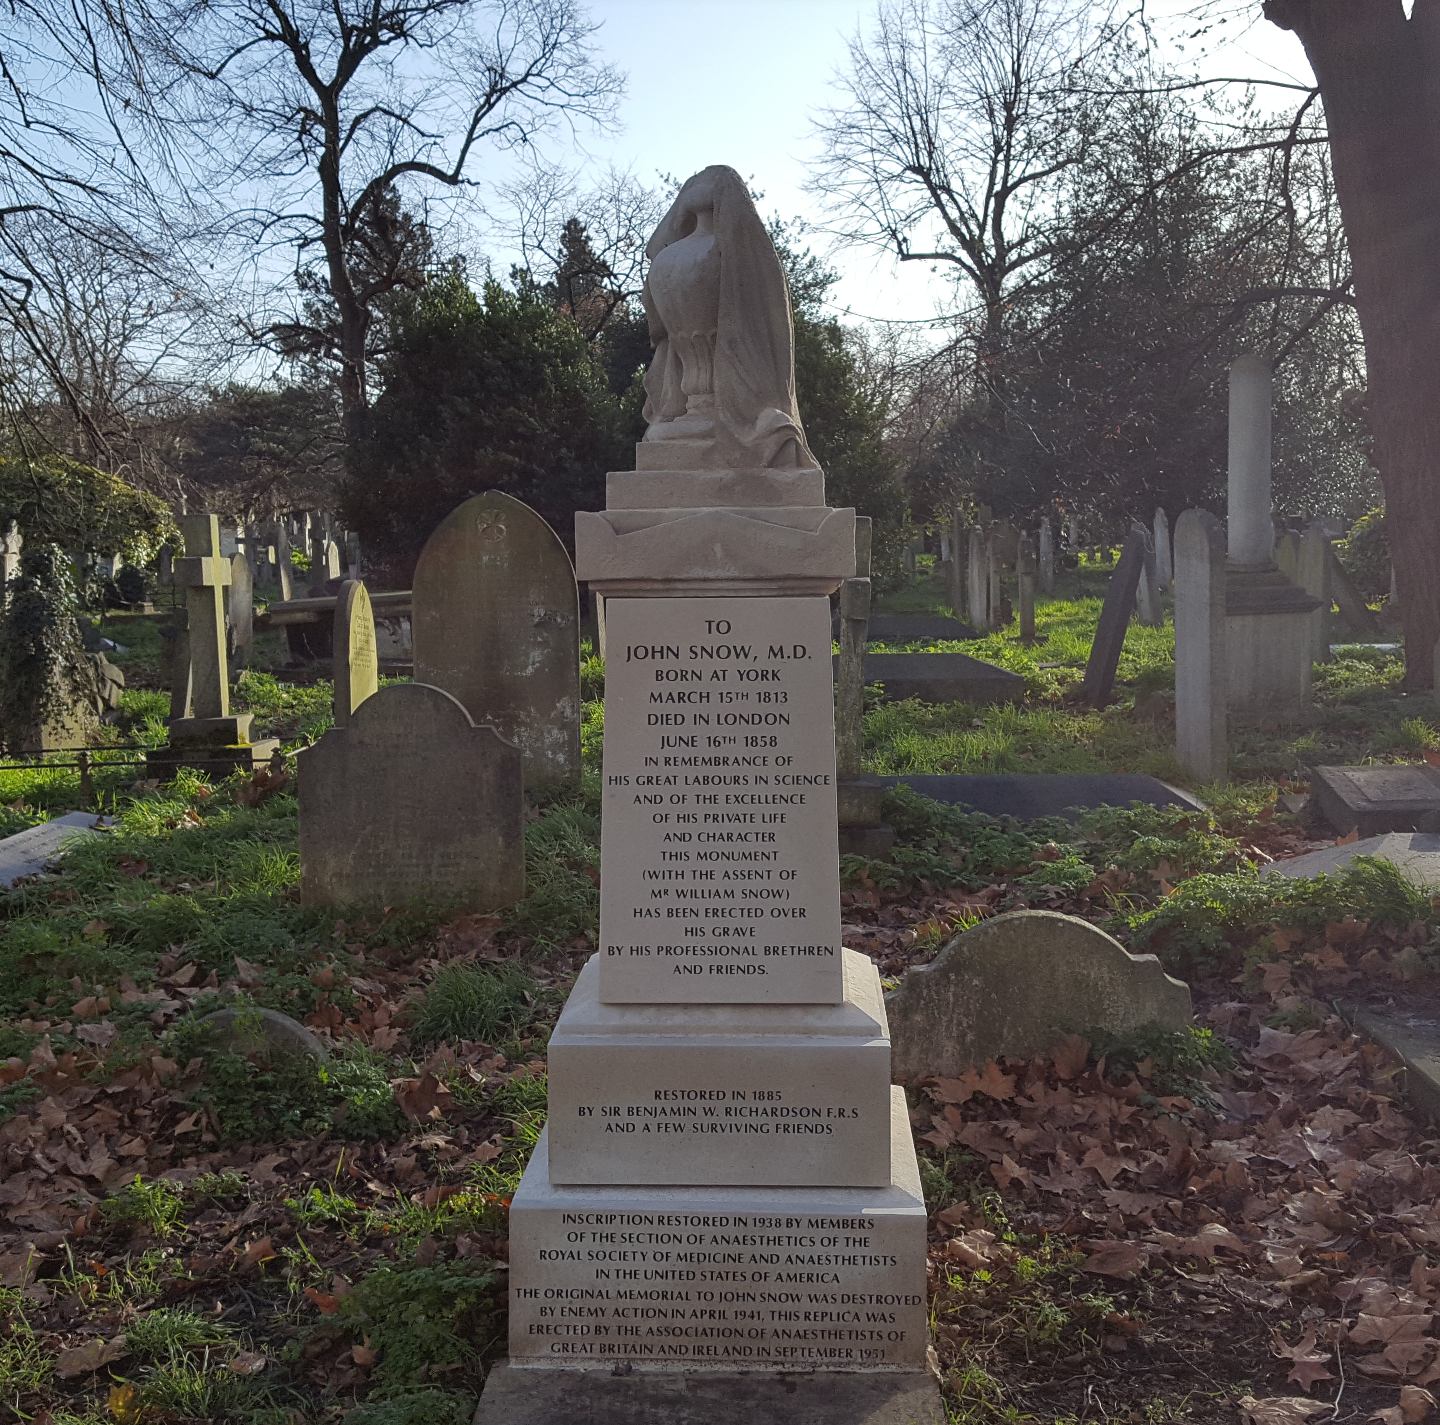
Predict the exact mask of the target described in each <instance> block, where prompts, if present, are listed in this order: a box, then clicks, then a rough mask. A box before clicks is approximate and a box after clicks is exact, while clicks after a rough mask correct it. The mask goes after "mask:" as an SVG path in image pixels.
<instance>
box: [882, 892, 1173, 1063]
mask: <svg viewBox="0 0 1440 1425" xmlns="http://www.w3.org/2000/svg"><path fill="white" fill-rule="evenodd" d="M885 1007H886V1011H887V1013H888V1015H889V1019H890V1035H891V1045H892V1059H891V1072H892V1074H893V1076H894V1078H895V1080H896V1081H897V1082H900V1083H905V1082H909V1081H912V1080H914V1079H916V1078H919V1077H921V1076H923V1075H925V1074H946V1075H954V1074H959V1073H962V1072H963V1071H964V1070H965V1069H967V1068H969V1067H971V1066H973V1065H978V1064H983V1063H984V1062H985V1061H986V1060H987V1059H998V1058H999V1057H1000V1056H1001V1055H1010V1056H1012V1057H1016V1058H1030V1057H1033V1056H1034V1055H1037V1054H1041V1053H1044V1052H1045V1051H1046V1050H1047V1049H1049V1048H1051V1047H1052V1046H1053V1045H1054V1044H1055V1043H1056V1042H1057V1041H1058V1040H1059V1038H1060V1037H1061V1036H1062V1035H1064V1034H1067V1033H1072V1032H1084V1031H1086V1030H1090V1029H1105V1030H1108V1031H1109V1032H1111V1033H1112V1034H1124V1033H1127V1032H1129V1031H1131V1030H1134V1029H1138V1028H1140V1027H1141V1026H1142V1025H1158V1026H1159V1027H1160V1028H1162V1029H1183V1028H1184V1027H1185V1026H1186V1025H1188V1024H1189V1023H1190V1020H1191V1005H1190V989H1189V986H1188V985H1185V984H1183V983H1182V982H1181V981H1179V980H1176V979H1172V978H1171V977H1170V976H1169V975H1167V974H1166V973H1165V971H1164V970H1163V969H1162V968H1161V966H1160V961H1159V960H1158V959H1157V958H1156V957H1155V956H1154V955H1132V954H1130V952H1129V951H1128V950H1126V949H1125V947H1124V946H1123V945H1121V944H1120V942H1119V941H1118V940H1115V939H1113V938H1112V937H1111V936H1109V935H1107V934H1105V932H1104V931H1103V930H1100V929H1098V928H1097V927H1096V926H1094V925H1091V924H1090V923H1089V921H1085V920H1080V919H1078V918H1076V917H1075V916H1069V915H1058V914H1056V913H1055V912H1053V911H1043V910H1024V911H1016V912H1015V913H1014V914H1011V915H1002V916H997V917H996V918H995V919H994V920H987V921H985V922H984V923H982V924H980V925H977V926H976V927H975V928H974V929H972V930H968V931H966V932H965V933H964V934H963V935H959V936H956V938H955V939H954V940H952V941H951V942H950V943H949V944H948V945H947V946H946V947H945V948H944V949H943V950H942V951H941V952H940V954H939V955H938V956H937V957H936V959H935V960H934V961H933V962H932V963H931V964H929V965H922V966H919V967H918V968H916V969H913V970H911V971H910V972H909V973H908V974H907V975H906V976H905V978H904V980H902V981H901V984H900V987H899V989H897V990H894V991H892V992H891V993H890V994H889V995H887V996H886V997H885Z"/></svg>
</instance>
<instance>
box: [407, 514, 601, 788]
mask: <svg viewBox="0 0 1440 1425" xmlns="http://www.w3.org/2000/svg"><path fill="white" fill-rule="evenodd" d="M412 597H413V607H412V612H411V627H412V630H413V637H414V647H415V681H416V682H418V683H428V684H430V685H432V686H433V687H437V688H444V689H445V691H446V692H447V693H449V694H450V695H451V696H452V697H454V698H456V699H457V700H458V701H459V703H460V704H461V706H462V707H464V708H465V710H466V712H468V713H469V714H470V716H471V717H472V718H473V719H474V720H475V721H476V722H477V723H489V724H490V725H491V726H492V727H494V729H495V730H496V731H497V732H498V733H499V734H500V736H501V737H503V738H504V739H506V741H508V742H513V743H515V744H516V745H517V746H518V747H519V748H520V751H521V754H522V755H523V758H524V775H525V785H526V786H527V787H536V786H545V785H555V784H556V783H560V782H566V781H570V780H572V779H574V778H576V777H578V776H579V775H580V601H579V594H578V591H577V589H576V585H575V570H574V566H573V565H572V564H571V563H570V556H569V555H568V554H567V553H566V551H565V546H564V545H563V544H561V542H560V540H559V538H558V537H557V535H556V534H555V531H554V530H553V529H551V528H550V526H549V525H548V524H546V522H545V521H544V520H543V519H541V517H540V516H539V515H537V514H536V513H535V511H534V510H532V509H531V508H530V507H529V506H528V505H525V504H522V503H521V502H520V501H519V500H517V499H514V498H513V497H511V496H510V495H506V494H502V493H501V492H500V491H499V490H488V491H486V492H485V494H483V495H476V496H475V497H474V498H473V499H470V500H466V501H465V503H464V504H463V505H461V506H460V507H459V508H458V509H455V510H452V511H451V513H450V514H449V516H447V518H446V519H445V520H444V521H442V522H441V524H440V525H439V527H438V528H437V529H436V530H435V532H434V533H433V534H432V535H431V536H430V538H429V540H428V541H427V542H426V544H425V548H424V550H423V551H422V552H421V555H420V562H419V564H418V565H417V566H416V569H415V580H414V586H413V595H412Z"/></svg>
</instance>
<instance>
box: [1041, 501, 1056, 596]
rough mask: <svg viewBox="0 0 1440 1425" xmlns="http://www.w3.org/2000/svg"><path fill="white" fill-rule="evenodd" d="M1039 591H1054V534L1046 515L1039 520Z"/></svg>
mask: <svg viewBox="0 0 1440 1425" xmlns="http://www.w3.org/2000/svg"><path fill="white" fill-rule="evenodd" d="M1040 591H1041V592H1042V593H1045V594H1053V593H1054V592H1055V536H1054V535H1053V533H1052V532H1051V530H1050V517H1049V516H1048V515H1047V516H1046V517H1045V518H1044V519H1042V520H1041V521H1040Z"/></svg>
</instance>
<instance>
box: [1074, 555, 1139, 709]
mask: <svg viewBox="0 0 1440 1425" xmlns="http://www.w3.org/2000/svg"><path fill="white" fill-rule="evenodd" d="M1144 572H1145V537H1144V535H1143V534H1141V533H1139V532H1136V533H1132V534H1131V535H1130V537H1129V539H1127V540H1126V541H1125V548H1124V549H1123V550H1121V552H1120V558H1119V559H1118V560H1116V561H1115V572H1114V573H1113V574H1112V575H1111V576H1110V585H1109V587H1108V588H1107V589H1106V590H1105V603H1104V605H1103V607H1102V608H1101V610H1100V623H1099V625H1098V627H1097V628H1096V630H1095V641H1094V643H1092V644H1091V645H1090V659H1089V661H1088V662H1087V663H1086V665H1085V701H1086V702H1087V703H1089V704H1090V706H1091V707H1092V708H1103V707H1104V706H1105V704H1106V703H1108V702H1109V701H1110V694H1111V692H1112V691H1113V690H1114V687H1115V670H1116V668H1118V667H1119V666H1120V650H1121V649H1122V648H1124V647H1125V631H1126V629H1127V628H1128V627H1129V625H1130V613H1131V611H1132V610H1133V609H1134V607H1135V591H1136V589H1137V588H1138V587H1139V585H1140V576H1141V575H1142V574H1143V573H1144Z"/></svg>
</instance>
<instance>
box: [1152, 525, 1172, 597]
mask: <svg viewBox="0 0 1440 1425" xmlns="http://www.w3.org/2000/svg"><path fill="white" fill-rule="evenodd" d="M1155 579H1156V582H1157V583H1158V584H1159V585H1160V587H1161V588H1162V589H1168V588H1169V587H1170V586H1171V584H1173V583H1174V581H1175V554H1174V550H1173V548H1172V546H1171V544H1170V518H1169V516H1168V515H1167V514H1166V513H1165V511H1164V510H1163V509H1157V510H1156V511H1155Z"/></svg>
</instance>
